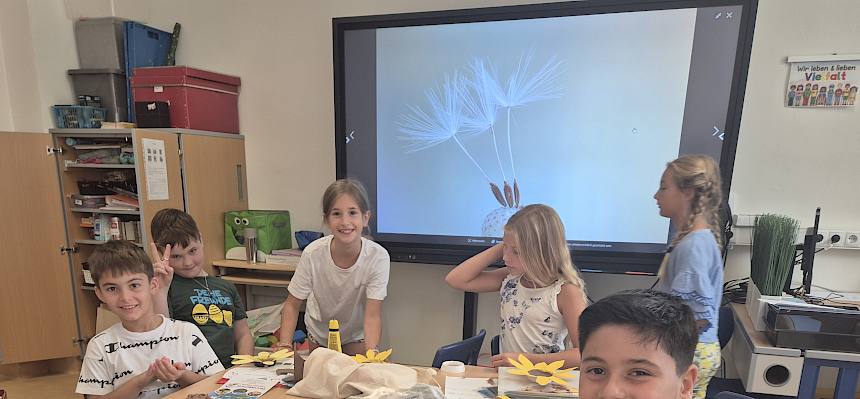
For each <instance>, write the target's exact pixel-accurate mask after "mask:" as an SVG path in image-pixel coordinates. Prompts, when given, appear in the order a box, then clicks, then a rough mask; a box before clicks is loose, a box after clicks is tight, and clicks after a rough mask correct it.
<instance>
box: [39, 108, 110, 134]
mask: <svg viewBox="0 0 860 399" xmlns="http://www.w3.org/2000/svg"><path fill="white" fill-rule="evenodd" d="M51 111H52V112H53V114H54V123H55V124H56V125H57V127H58V128H60V129H98V128H100V127H102V122H104V120H105V114H106V113H107V110H106V109H104V108H96V107H85V106H81V105H55V106H53V107H51Z"/></svg>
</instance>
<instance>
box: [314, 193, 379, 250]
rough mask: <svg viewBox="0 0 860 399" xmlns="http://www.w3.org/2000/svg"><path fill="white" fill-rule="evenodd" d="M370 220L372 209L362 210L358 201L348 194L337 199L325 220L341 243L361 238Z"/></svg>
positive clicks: (350, 242) (352, 242)
mask: <svg viewBox="0 0 860 399" xmlns="http://www.w3.org/2000/svg"><path fill="white" fill-rule="evenodd" d="M369 221H370V211H365V212H362V211H361V208H360V207H359V205H358V202H356V201H355V199H354V198H353V197H352V196H351V195H348V194H341V195H340V196H338V197H337V199H335V201H334V203H333V205H332V207H331V210H330V211H329V212H328V214H327V215H326V216H325V222H326V225H327V226H328V228H329V230H331V232H332V234H334V239H335V240H337V241H338V242H339V243H341V244H346V245H349V244H355V243H356V242H357V240H360V239H361V232H362V231H364V227H365V226H367V223H368V222H369Z"/></svg>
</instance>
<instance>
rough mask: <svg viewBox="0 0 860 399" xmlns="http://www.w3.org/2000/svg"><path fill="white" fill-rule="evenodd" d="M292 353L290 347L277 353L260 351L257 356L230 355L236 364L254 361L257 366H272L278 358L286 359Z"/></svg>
mask: <svg viewBox="0 0 860 399" xmlns="http://www.w3.org/2000/svg"><path fill="white" fill-rule="evenodd" d="M292 355H293V352H292V351H290V350H289V349H281V350H279V351H277V352H275V353H269V352H260V353H258V354H257V355H256V356H252V355H233V356H230V357H231V358H233V361H232V363H233V364H234V365H239V364H247V363H254V364H255V365H256V366H259V367H263V366H272V365H274V364H275V362H277V361H278V360H281V359H286V358H288V357H290V356H292Z"/></svg>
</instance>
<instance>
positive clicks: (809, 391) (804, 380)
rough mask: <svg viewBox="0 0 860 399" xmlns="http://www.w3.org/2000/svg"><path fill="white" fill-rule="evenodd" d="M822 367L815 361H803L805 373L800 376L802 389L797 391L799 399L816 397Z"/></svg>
mask: <svg viewBox="0 0 860 399" xmlns="http://www.w3.org/2000/svg"><path fill="white" fill-rule="evenodd" d="M820 366H821V365H820V364H818V362H816V361H815V359H804V360H803V372H802V374H801V375H800V387H799V388H798V389H797V397H798V398H812V397H815V386H816V385H817V384H818V371H819V367H820Z"/></svg>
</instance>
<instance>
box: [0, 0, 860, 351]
mask: <svg viewBox="0 0 860 399" xmlns="http://www.w3.org/2000/svg"><path fill="white" fill-rule="evenodd" d="M534 2H537V1H534ZM524 3H532V1H515V0H507V1H504V0H496V1H493V0H445V1H432V0H413V1H409V2H404V1H398V0H376V1H335V0H320V1H313V0H301V1H300V0H293V1H277V0H266V1H263V0H259V1H253V2H252V1H233V0H185V1H180V2H175V1H169V0H151V1H147V2H140V1H134V0H114V1H111V0H4V10H3V13H2V14H0V51H2V52H3V57H2V58H0V61H3V62H0V79H2V78H3V76H4V74H5V76H6V81H7V83H8V89H7V92H8V94H6V95H5V97H7V98H14V99H15V101H14V102H10V101H8V100H6V101H5V102H4V90H3V88H0V118H8V116H7V115H11V116H12V117H11V118H12V123H11V127H13V128H14V129H15V130H38V131H46V130H47V129H48V128H49V127H51V125H50V123H51V122H50V119H49V117H48V107H49V106H50V105H51V104H54V103H69V102H71V101H72V100H73V98H72V93H71V89H70V87H69V84H68V82H67V81H66V78H65V70H66V69H70V68H77V67H78V65H77V57H76V55H75V52H74V39H73V33H72V32H73V31H72V21H73V20H74V19H75V18H77V17H79V16H92V17H95V16H106V15H116V16H120V17H125V18H130V19H135V20H139V21H142V22H146V23H148V24H150V25H152V26H155V27H158V28H161V29H164V30H171V29H172V26H173V23H174V22H176V21H178V22H181V23H182V25H183V31H182V40H181V44H180V46H179V49H178V54H177V60H178V62H179V63H182V64H187V65H192V66H197V67H202V68H205V69H210V70H214V71H219V72H224V73H229V74H235V75H239V76H241V77H242V94H241V97H240V99H241V101H240V105H239V107H240V118H241V126H242V132H243V134H245V135H246V154H247V159H248V179H249V199H250V205H251V207H252V208H258V209H289V210H290V211H291V212H292V219H293V228H294V230H300V229H320V228H321V216H320V209H319V197H320V195H321V193H322V191H323V189H324V188H325V186H326V185H327V184H328V183H329V182H330V181H331V180H333V179H334V175H335V164H334V134H333V129H334V114H333V97H332V91H333V83H332V65H331V62H332V61H331V60H332V51H331V18H332V17H342V16H353V15H368V14H384V13H396V12H412V11H428V10H439V9H447V8H465V7H479V6H491V5H510V4H524ZM809 5H810V3H809V2H807V1H801V0H761V1H760V5H759V12H758V21H757V24H756V31H755V41H754V47H753V53H752V60H751V66H750V72H749V83H748V87H747V92H746V101H745V105H744V111H743V121H742V124H741V133H740V142H739V145H738V152H737V159H736V164H735V174H734V183H733V190H732V192H733V194H734V202H735V203H734V204H733V205H734V208H733V209H734V211H735V212H736V213H762V212H778V213H784V214H787V215H789V216H792V217H795V218H798V219H799V220H801V222H802V223H803V224H810V223H811V222H812V213H813V210H814V208H815V206H821V207H822V209H823V210H822V212H823V217H822V223H823V225H824V226H832V227H854V228H856V229H857V230H860V212H857V210H856V209H855V207H856V206H857V205H855V204H856V201H855V198H856V197H857V196H858V193H860V190H858V188H856V187H857V184H856V181H857V180H856V177H855V176H856V171H857V170H858V164H857V163H856V162H857V161H856V159H857V154H860V135H858V134H857V130H858V129H857V126H858V122H860V116H858V115H860V114H858V111H856V110H855V109H844V110H818V109H815V110H798V109H786V108H784V107H783V106H782V92H783V89H784V85H785V81H786V76H787V75H786V74H787V71H788V69H787V65H786V64H785V62H784V61H785V57H786V56H789V55H814V54H826V53H831V52H838V53H860V48H858V47H859V46H860V45H858V44H857V42H856V38H857V37H858V33H860V32H858V30H860V26H858V25H857V24H856V23H855V22H854V21H853V19H855V18H856V16H857V15H860V2H856V1H855V0H828V1H819V2H815V6H816V7H815V9H814V13H813V14H814V15H819V16H821V17H822V18H826V20H827V21H828V22H826V23H808V24H799V23H796V21H802V20H807V19H808V17H809V16H810V15H812V14H811V12H812V11H810V10H809V8H808V7H809ZM13 38H14V40H12V39H13ZM0 82H2V80H0ZM5 86H6V85H4V87H5ZM9 125H10V123H9V120H8V119H0V127H3V126H9ZM656 185H657V182H656V181H655V189H656ZM804 187H805V188H804ZM655 212H656V209H655ZM858 259H860V251H851V250H832V251H828V252H824V253H822V254H819V256H818V257H817V269H816V275H815V277H816V283H818V284H820V285H823V286H827V287H831V288H834V289H840V290H850V291H860V277H858V276H860V274H858V273H854V272H853V271H854V270H853V269H854V268H855V267H856V265H857V263H858ZM748 265H749V252H748V248H746V247H740V246H739V247H736V248H735V249H734V250H733V251H732V252H731V254H730V255H729V259H728V268H727V270H726V278H727V279H730V278H736V277H744V276H746V275H748V273H749V272H748V270H749V266H748ZM449 270H450V267H448V266H437V265H418V264H405V263H395V264H393V265H392V273H391V282H390V284H389V297H388V300H387V301H386V303H385V310H384V311H385V316H384V317H385V320H384V328H383V340H384V343H387V344H388V345H391V346H393V347H394V348H395V351H394V355H393V357H394V359H395V360H397V361H400V362H407V363H415V364H428V363H429V362H430V361H431V359H432V356H433V352H434V351H435V349H436V348H437V347H438V346H441V345H443V344H446V343H449V342H453V341H455V340H458V339H459V338H460V333H461V324H460V321H461V319H462V312H463V310H462V309H463V301H462V294H461V293H458V292H456V291H454V290H452V289H450V288H448V287H447V286H446V285H445V284H444V282H443V281H442V279H443V277H444V275H445V274H446V273H447V272H448V271H449ZM585 280H586V283H587V284H588V290H589V294H590V296H591V297H592V298H593V299H599V298H602V297H604V296H606V295H609V294H611V293H612V292H616V291H618V290H621V289H627V288H638V287H648V286H650V285H651V283H652V282H653V278H649V277H631V276H614V275H598V274H588V275H585ZM478 324H479V328H486V329H487V330H488V336H492V335H494V334H497V333H498V328H497V324H498V295H497V294H482V295H480V297H479V313H478Z"/></svg>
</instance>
